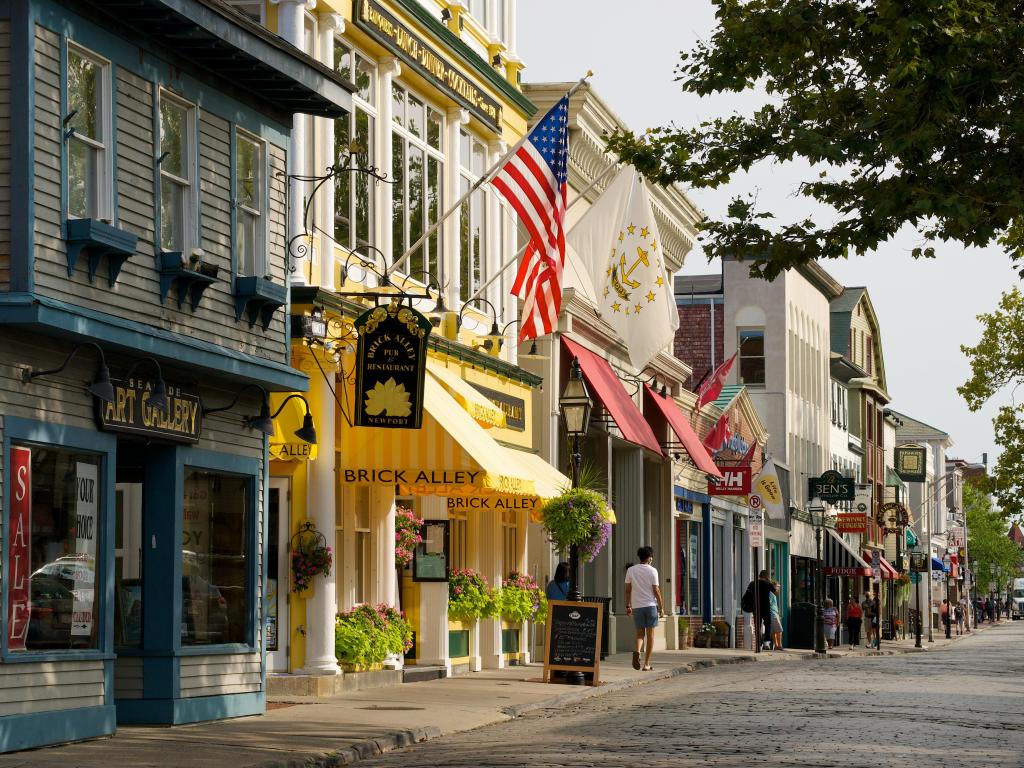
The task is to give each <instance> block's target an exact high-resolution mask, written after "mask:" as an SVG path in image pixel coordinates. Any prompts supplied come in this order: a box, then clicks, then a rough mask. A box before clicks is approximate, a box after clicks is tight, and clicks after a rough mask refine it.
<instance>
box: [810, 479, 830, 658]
mask: <svg viewBox="0 0 1024 768" xmlns="http://www.w3.org/2000/svg"><path fill="white" fill-rule="evenodd" d="M808 512H810V513H811V524H812V525H813V526H814V541H815V544H816V545H817V552H818V559H817V563H816V564H815V575H814V592H815V595H814V653H815V655H821V656H825V655H826V654H827V653H828V650H827V649H826V648H825V615H824V613H823V612H822V611H823V608H822V604H821V603H822V599H823V597H824V585H823V584H822V579H823V578H824V576H823V571H822V568H821V527H822V526H823V525H824V524H825V505H824V504H822V503H821V500H820V499H818V498H817V497H815V498H814V499H813V500H812V501H811V504H810V506H809V507H808Z"/></svg>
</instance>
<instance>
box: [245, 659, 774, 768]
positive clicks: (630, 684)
mask: <svg viewBox="0 0 1024 768" xmlns="http://www.w3.org/2000/svg"><path fill="white" fill-rule="evenodd" d="M753 661H756V659H755V658H754V656H752V655H750V656H734V657H729V658H723V659H701V660H699V661H692V662H688V663H686V664H681V665H679V666H675V667H669V668H666V669H663V670H658V671H656V672H655V673H654V674H651V675H647V676H645V677H637V678H631V679H629V680H620V681H618V682H615V683H606V684H604V685H602V686H599V687H594V688H592V687H589V686H587V687H584V688H582V689H580V690H578V691H573V692H572V693H567V694H563V695H561V696H556V697H555V698H552V699H546V700H544V701H538V702H534V703H532V704H522V705H519V706H513V707H506V708H504V709H501V710H500V712H501V713H502V714H503V715H505V716H506V717H507V718H508V719H510V720H514V719H515V718H517V717H521V716H522V715H525V714H527V713H529V712H535V711H537V710H541V709H553V708H556V707H564V706H567V705H569V704H575V703H577V702H580V701H584V700H586V699H590V698H593V697H595V696H602V695H604V694H606V693H614V692H616V691H622V690H626V689H628V688H636V687H639V686H641V685H647V684H648V683H653V682H656V681H659V680H669V679H671V678H674V677H679V676H680V675H685V674H688V673H690V672H696V671H698V670H701V669H708V668H711V667H717V666H720V665H724V664H742V663H749V662H753ZM440 736H441V729H440V728H439V727H437V726H436V725H427V726H423V727H422V728H413V729H411V730H396V731H389V732H387V733H384V734H382V735H380V736H376V737H374V738H372V739H366V740H364V741H357V742H355V743H354V744H349V745H347V746H345V747H343V748H341V749H338V750H337V751H335V752H330V753H327V754H324V755H316V756H308V757H293V758H288V759H285V760H268V761H265V762H261V763H255V764H254V765H252V766H251V768H341V767H342V766H348V765H353V764H354V763H358V762H359V761H360V760H365V759H367V758H370V757H376V756H378V755H382V754H384V753H385V752H391V751H393V750H396V749H401V748H403V747H408V746H411V745H412V744H419V743H422V742H424V741H431V740H433V739H437V738H439V737H440Z"/></svg>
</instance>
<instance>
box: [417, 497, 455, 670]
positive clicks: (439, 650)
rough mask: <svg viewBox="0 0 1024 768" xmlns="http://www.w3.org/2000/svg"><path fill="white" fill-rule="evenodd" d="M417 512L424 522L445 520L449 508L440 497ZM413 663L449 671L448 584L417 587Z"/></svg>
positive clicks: (423, 501)
mask: <svg viewBox="0 0 1024 768" xmlns="http://www.w3.org/2000/svg"><path fill="white" fill-rule="evenodd" d="M420 512H421V513H422V515H423V519H424V520H447V519H448V504H447V501H446V500H445V499H444V498H443V497H441V496H423V497H422V498H421V499H420ZM416 649H417V656H416V663H417V664H419V665H422V666H430V665H439V666H443V667H445V668H446V669H447V670H448V674H449V675H450V674H451V671H452V662H451V658H450V657H449V656H448V584H447V582H443V581H424V582H421V583H420V625H419V627H418V629H417V635H416Z"/></svg>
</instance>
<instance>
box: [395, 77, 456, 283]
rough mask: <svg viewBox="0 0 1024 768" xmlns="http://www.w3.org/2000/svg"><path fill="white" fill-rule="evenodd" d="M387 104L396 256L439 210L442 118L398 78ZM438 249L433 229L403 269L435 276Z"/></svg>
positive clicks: (431, 221) (442, 139) (438, 214)
mask: <svg viewBox="0 0 1024 768" xmlns="http://www.w3.org/2000/svg"><path fill="white" fill-rule="evenodd" d="M391 109H392V125H391V172H392V178H393V179H394V185H393V186H392V187H391V230H392V238H393V240H392V258H394V259H398V258H401V256H402V254H403V253H405V252H406V250H407V249H408V248H409V246H411V245H412V244H413V243H415V242H416V241H417V240H418V239H419V238H420V237H421V236H422V235H423V233H424V232H426V230H427V229H428V228H429V227H430V226H431V224H433V223H434V222H436V221H437V219H438V217H439V216H440V215H441V202H442V198H441V194H442V189H443V186H442V182H443V179H444V118H443V117H442V115H441V113H440V111H438V110H436V109H434V108H433V107H431V106H430V105H429V104H427V103H426V102H424V101H423V100H422V99H420V98H419V97H417V96H416V95H415V94H413V93H412V92H410V91H409V90H407V89H406V88H405V87H403V86H401V85H398V84H395V85H393V86H392V89H391ZM440 253H441V230H440V229H438V230H437V231H436V232H434V234H432V235H431V236H430V237H429V238H427V241H426V242H425V243H424V244H423V245H422V246H420V247H419V248H417V249H416V252H415V253H413V254H412V255H411V256H410V257H409V266H408V274H409V275H411V276H413V277H414V278H416V279H422V278H423V273H424V272H428V273H430V274H431V275H433V276H434V277H438V276H439V266H440ZM417 273H419V275H418V276H417Z"/></svg>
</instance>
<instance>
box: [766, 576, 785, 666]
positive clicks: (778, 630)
mask: <svg viewBox="0 0 1024 768" xmlns="http://www.w3.org/2000/svg"><path fill="white" fill-rule="evenodd" d="M781 591H782V588H781V587H780V586H779V582H777V581H773V582H772V591H771V592H769V593H768V613H769V614H770V615H771V617H772V650H773V651H781V650H782V613H781V612H780V611H779V594H780V593H781Z"/></svg>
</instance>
